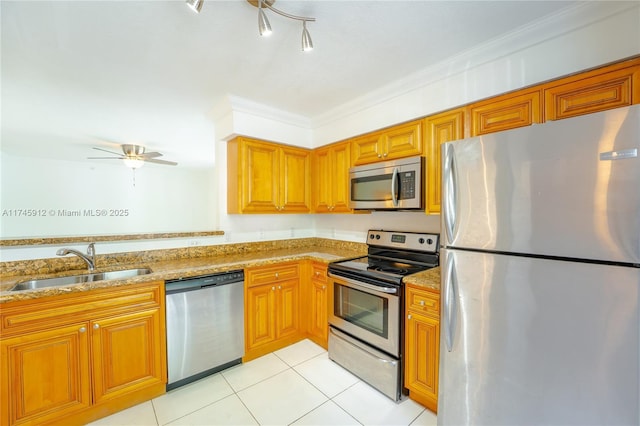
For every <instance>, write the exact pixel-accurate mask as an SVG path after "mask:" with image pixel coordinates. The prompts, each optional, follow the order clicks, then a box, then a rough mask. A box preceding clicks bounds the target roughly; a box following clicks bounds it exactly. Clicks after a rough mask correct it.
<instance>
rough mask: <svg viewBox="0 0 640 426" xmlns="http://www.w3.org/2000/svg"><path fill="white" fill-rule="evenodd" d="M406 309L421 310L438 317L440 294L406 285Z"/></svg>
mask: <svg viewBox="0 0 640 426" xmlns="http://www.w3.org/2000/svg"><path fill="white" fill-rule="evenodd" d="M406 289H407V310H409V311H416V312H422V313H424V314H426V315H429V316H432V317H436V318H439V317H440V295H438V294H436V293H433V292H430V291H427V290H423V289H419V288H416V287H412V286H407V288H406Z"/></svg>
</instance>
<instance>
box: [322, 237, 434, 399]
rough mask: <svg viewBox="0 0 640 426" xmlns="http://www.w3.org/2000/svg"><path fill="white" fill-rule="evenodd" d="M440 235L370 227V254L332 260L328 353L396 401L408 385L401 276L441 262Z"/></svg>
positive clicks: (368, 243) (330, 268)
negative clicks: (405, 373) (404, 362)
mask: <svg viewBox="0 0 640 426" xmlns="http://www.w3.org/2000/svg"><path fill="white" fill-rule="evenodd" d="M438 240H439V235H438V234H422V233H414V232H393V231H369V232H368V233H367V245H368V250H367V253H368V254H367V255H366V256H362V257H357V258H354V259H347V260H342V261H338V262H333V263H330V264H329V269H328V270H329V277H330V278H331V281H332V283H331V284H332V290H333V303H332V307H331V309H330V311H329V358H330V359H332V360H333V361H335V362H336V363H338V364H340V365H342V366H343V367H344V368H346V369H347V370H349V371H351V372H352V373H353V374H355V375H356V376H358V377H360V378H361V379H362V380H364V381H365V382H367V383H369V384H370V385H372V386H373V387H375V388H376V389H378V390H379V391H380V392H382V393H384V394H385V395H387V396H388V397H389V398H391V399H393V400H394V401H399V400H400V399H401V398H402V396H403V394H404V392H403V389H404V386H403V380H402V378H403V364H402V351H403V325H404V321H403V319H404V289H403V284H402V280H403V278H404V277H406V276H407V275H411V274H415V273H417V272H420V271H424V270H426V269H430V268H433V267H436V266H438V264H439V263H438V261H439V254H438V246H439V241H438Z"/></svg>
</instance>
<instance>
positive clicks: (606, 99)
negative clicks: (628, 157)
mask: <svg viewBox="0 0 640 426" xmlns="http://www.w3.org/2000/svg"><path fill="white" fill-rule="evenodd" d="M607 69H608V68H607ZM592 74H593V73H587V75H589V77H587V78H585V76H584V75H578V76H574V77H572V78H567V79H562V80H561V82H555V83H551V84H549V85H548V87H546V88H545V90H544V99H545V118H546V119H547V120H560V119H563V118H569V117H575V116H578V115H582V114H590V113H593V112H598V111H604V110H607V109H612V108H620V107H625V106H629V105H632V104H633V103H634V97H635V98H636V101H635V103H638V102H640V99H637V98H638V97H640V65H637V64H636V65H635V66H634V67H629V68H624V69H620V70H615V71H609V72H603V71H600V72H599V73H598V74H596V75H592ZM634 91H635V93H634Z"/></svg>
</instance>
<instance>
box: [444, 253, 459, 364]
mask: <svg viewBox="0 0 640 426" xmlns="http://www.w3.org/2000/svg"><path fill="white" fill-rule="evenodd" d="M446 267H447V270H446V281H445V286H446V288H445V295H444V324H445V342H446V345H447V351H449V352H451V351H452V350H453V338H454V337H455V336H454V332H455V329H456V319H457V318H458V289H457V286H458V284H457V278H456V273H455V261H454V258H453V254H452V253H449V256H448V258H447V264H446Z"/></svg>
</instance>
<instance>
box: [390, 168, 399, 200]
mask: <svg viewBox="0 0 640 426" xmlns="http://www.w3.org/2000/svg"><path fill="white" fill-rule="evenodd" d="M391 200H392V201H393V207H398V168H397V167H395V168H394V169H393V175H392V176H391Z"/></svg>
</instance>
